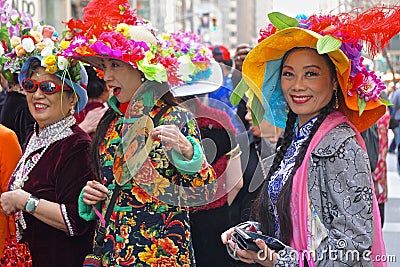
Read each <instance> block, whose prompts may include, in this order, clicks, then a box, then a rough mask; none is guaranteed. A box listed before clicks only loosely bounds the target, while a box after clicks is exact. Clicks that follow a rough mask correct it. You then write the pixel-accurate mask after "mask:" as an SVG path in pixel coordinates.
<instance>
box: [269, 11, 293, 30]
mask: <svg viewBox="0 0 400 267" xmlns="http://www.w3.org/2000/svg"><path fill="white" fill-rule="evenodd" d="M268 19H269V21H271V23H272V24H273V25H274V26H275V27H276V28H277V29H278V30H283V29H286V28H290V27H297V26H298V25H299V22H298V20H297V19H295V18H292V17H289V16H286V15H284V14H282V13H281V12H271V13H269V14H268Z"/></svg>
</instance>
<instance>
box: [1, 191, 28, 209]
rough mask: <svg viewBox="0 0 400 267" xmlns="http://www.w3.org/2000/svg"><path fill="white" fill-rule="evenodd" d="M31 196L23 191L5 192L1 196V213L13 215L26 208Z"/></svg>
mask: <svg viewBox="0 0 400 267" xmlns="http://www.w3.org/2000/svg"><path fill="white" fill-rule="evenodd" d="M29 196H30V194H29V193H28V192H26V191H24V190H22V189H17V190H14V191H9V192H4V193H2V194H1V196H0V205H1V212H3V213H4V214H6V215H11V214H13V213H14V212H17V211H18V210H23V209H24V208H25V203H26V202H27V201H28V198H29Z"/></svg>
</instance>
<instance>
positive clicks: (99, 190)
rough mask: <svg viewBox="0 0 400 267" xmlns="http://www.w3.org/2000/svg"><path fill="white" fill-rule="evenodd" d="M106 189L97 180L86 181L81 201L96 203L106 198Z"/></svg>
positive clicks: (89, 203)
mask: <svg viewBox="0 0 400 267" xmlns="http://www.w3.org/2000/svg"><path fill="white" fill-rule="evenodd" d="M107 192H108V189H107V187H105V186H104V185H102V184H101V183H99V182H97V181H94V180H93V181H88V182H87V183H86V185H85V187H84V188H83V202H84V203H85V204H86V205H96V204H97V202H99V201H103V200H105V199H106V198H107Z"/></svg>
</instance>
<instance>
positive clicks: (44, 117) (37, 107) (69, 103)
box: [26, 67, 77, 129]
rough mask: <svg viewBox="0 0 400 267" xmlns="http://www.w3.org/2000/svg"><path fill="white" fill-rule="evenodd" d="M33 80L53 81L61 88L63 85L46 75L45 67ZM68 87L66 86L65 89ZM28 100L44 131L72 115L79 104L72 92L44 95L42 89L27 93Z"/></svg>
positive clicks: (53, 76) (57, 79)
mask: <svg viewBox="0 0 400 267" xmlns="http://www.w3.org/2000/svg"><path fill="white" fill-rule="evenodd" d="M31 78H32V80H34V81H36V82H42V81H52V82H54V83H56V84H58V85H60V86H61V85H62V82H61V79H60V78H58V77H57V76H55V75H52V74H48V73H46V71H45V69H44V68H43V67H38V68H37V69H36V70H35V72H34V73H33V75H32V77H31ZM66 86H67V85H66V84H64V87H66ZM26 100H27V102H28V107H29V111H30V112H31V114H32V116H33V118H34V119H35V120H36V122H37V124H38V126H39V129H43V128H44V127H46V126H49V125H50V124H53V123H55V122H57V121H60V120H62V119H63V118H65V117H66V116H67V115H70V114H71V110H72V109H73V108H74V107H75V105H76V102H77V101H76V97H75V95H74V93H72V92H67V91H57V92H55V93H53V94H44V93H43V92H42V91H41V90H40V89H37V90H36V92H32V93H29V92H27V93H26Z"/></svg>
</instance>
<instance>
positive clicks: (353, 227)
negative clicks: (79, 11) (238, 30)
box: [0, 0, 400, 267]
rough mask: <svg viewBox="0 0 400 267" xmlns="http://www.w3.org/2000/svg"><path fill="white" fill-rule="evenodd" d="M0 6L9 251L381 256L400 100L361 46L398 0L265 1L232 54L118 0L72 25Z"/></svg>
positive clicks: (138, 261) (103, 257) (135, 258)
mask: <svg viewBox="0 0 400 267" xmlns="http://www.w3.org/2000/svg"><path fill="white" fill-rule="evenodd" d="M0 4H1V5H2V6H3V10H2V12H3V13H2V14H1V16H2V18H3V17H4V18H8V22H7V23H8V24H7V26H8V27H10V28H13V27H16V28H15V29H16V30H15V31H9V32H8V35H7V34H6V35H4V36H2V38H6V39H4V40H1V41H2V46H3V50H4V51H5V52H4V53H3V55H1V56H0V63H1V64H2V66H1V84H2V93H3V94H2V98H1V99H2V101H0V104H1V109H0V110H1V113H0V114H1V116H0V141H1V144H2V145H1V146H0V208H1V213H0V239H1V240H0V266H34V267H37V266H40V267H46V266H66V267H67V266H68V267H71V266H199V267H202V266H204V267H205V266H207V267H210V266H211V267H213V266H215V267H217V266H218V267H221V266H227V267H238V266H301V267H302V266H310V267H311V266H315V265H321V266H334V265H338V266H387V264H386V262H379V261H374V257H377V256H379V255H386V252H385V245H384V242H383V238H382V226H383V223H384V203H385V202H386V201H387V183H386V180H387V165H386V156H387V153H388V151H389V150H388V146H389V138H388V131H389V128H391V129H393V131H394V134H395V146H396V147H398V146H399V143H400V141H398V140H397V139H399V138H397V137H399V136H400V126H399V125H400V124H399V122H397V125H395V126H393V127H392V126H390V125H391V124H392V118H394V119H395V120H398V121H400V117H398V113H399V112H396V111H397V110H399V109H400V98H399V99H397V98H398V97H397V95H396V93H397V92H398V91H399V90H397V91H395V92H394V93H393V94H392V93H391V91H390V90H388V89H386V88H385V85H384V84H383V82H382V81H381V80H380V79H379V77H377V76H376V75H375V74H374V73H373V71H372V70H370V69H368V66H365V65H363V58H362V54H361V51H362V49H363V48H364V49H365V51H366V52H367V53H370V55H371V56H374V55H375V54H376V53H377V51H379V49H383V48H384V47H385V46H386V45H387V44H388V42H389V41H390V39H391V38H392V37H393V36H395V35H396V34H398V33H399V32H400V25H398V23H395V21H396V20H397V18H398V16H399V15H400V6H392V7H373V8H371V9H368V10H366V11H364V12H362V13H357V14H356V13H352V12H350V13H345V14H344V13H343V14H338V15H332V14H331V15H329V16H323V15H312V16H310V17H305V16H299V17H296V18H291V17H288V16H286V15H284V14H281V13H279V12H273V13H271V14H269V21H270V23H269V24H268V25H267V26H266V27H265V28H263V29H261V30H260V39H259V41H258V44H257V45H255V46H254V47H252V46H250V45H248V44H240V45H238V46H237V48H236V51H235V53H234V55H233V56H231V54H230V52H229V49H228V48H227V47H226V46H224V45H222V44H213V45H211V46H210V45H209V44H206V43H203V42H202V40H201V38H200V36H199V35H198V34H196V33H191V32H174V33H161V34H160V33H158V34H156V33H157V30H156V29H154V28H153V27H152V26H151V23H149V22H148V21H147V20H145V19H143V18H141V17H139V16H137V15H136V13H135V11H134V9H132V8H131V7H130V5H129V3H128V1H124V0H122V1H118V3H116V2H115V1H106V0H92V1H90V2H89V3H88V5H87V6H86V7H85V8H84V10H83V11H84V12H83V20H79V19H73V18H72V19H70V20H69V21H68V22H65V25H66V29H65V30H64V31H63V36H59V34H58V33H57V32H56V30H55V28H54V27H52V26H50V25H41V24H39V23H34V22H33V20H32V18H30V17H29V16H27V15H26V14H23V13H19V12H18V11H16V10H13V9H12V8H11V6H10V5H9V4H7V2H6V1H0ZM99 6H101V7H102V8H100V9H99V8H98V7H99ZM15 14H18V19H15V18H16V17H15ZM11 17H12V18H11ZM371 17H376V18H380V20H379V23H378V22H376V23H368V25H366V23H365V21H366V20H368V21H369V20H370V19H371ZM16 25H17V26H16ZM388 26H389V28H388ZM357 27H365V31H364V32H363V33H360V32H359V31H355V30H354V29H356V28H357ZM13 29H14V28H13ZM383 32H385V35H383V34H381V33H383ZM363 45H364V47H363ZM385 89H386V90H385ZM388 100H390V101H392V102H393V104H394V105H393V106H391V107H388V103H389V101H388ZM396 101H397V102H396ZM399 140H400V139H399ZM389 152H390V151H389ZM397 153H400V151H399V150H397ZM16 244H17V245H16ZM11 246H14V247H15V246H24V248H27V249H24V250H23V252H21V251H22V250H20V251H18V250H15V249H11ZM330 251H336V252H340V255H342V256H341V257H337V255H336V257H333V258H332V257H331V256H332V254H331V253H330ZM15 252H16V253H15ZM366 252H369V253H367V254H366ZM349 253H351V254H352V255H353V256H354V254H355V253H356V254H358V255H359V257H348V254H349ZM365 255H367V256H365Z"/></svg>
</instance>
